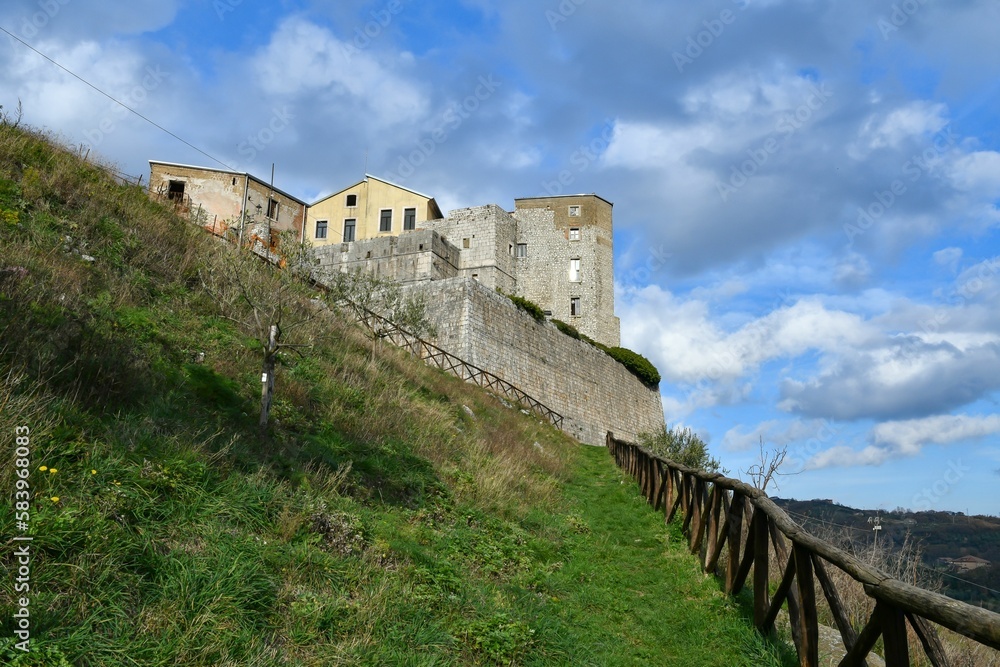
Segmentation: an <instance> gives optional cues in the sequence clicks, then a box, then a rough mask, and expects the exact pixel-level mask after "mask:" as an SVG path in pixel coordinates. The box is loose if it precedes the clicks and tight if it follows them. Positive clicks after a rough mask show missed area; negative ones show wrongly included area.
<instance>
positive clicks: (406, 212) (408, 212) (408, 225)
mask: <svg viewBox="0 0 1000 667" xmlns="http://www.w3.org/2000/svg"><path fill="white" fill-rule="evenodd" d="M416 227H417V209H415V208H404V209H403V231H404V232H405V231H407V230H410V229H416Z"/></svg>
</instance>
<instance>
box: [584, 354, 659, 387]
mask: <svg viewBox="0 0 1000 667" xmlns="http://www.w3.org/2000/svg"><path fill="white" fill-rule="evenodd" d="M598 347H600V348H601V349H602V350H604V351H605V352H606V353H607V354H608V356H610V357H611V358H612V359H614V360H615V361H617V362H618V363H620V364H621V365H622V366H624V367H625V368H626V369H628V371H629V372H630V373H631V374H632V375H634V376H636V377H637V378H639V379H640V380H642V383H643V384H644V385H646V386H647V387H649V388H650V389H656V388H657V387H658V386H659V385H660V372H659V371H658V370H656V366H654V365H653V363H652V362H651V361H650V360H649V359H647V358H646V357H644V356H642V355H641V354H639V353H638V352H633V351H632V350H629V349H627V348H624V347H605V346H603V345H598Z"/></svg>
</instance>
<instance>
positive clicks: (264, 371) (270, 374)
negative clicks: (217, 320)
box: [200, 234, 320, 432]
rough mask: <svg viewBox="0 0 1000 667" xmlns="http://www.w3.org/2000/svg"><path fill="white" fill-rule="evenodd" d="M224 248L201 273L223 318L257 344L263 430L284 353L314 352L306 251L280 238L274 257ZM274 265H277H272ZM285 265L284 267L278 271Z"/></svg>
mask: <svg viewBox="0 0 1000 667" xmlns="http://www.w3.org/2000/svg"><path fill="white" fill-rule="evenodd" d="M258 246H259V244H257V246H255V245H251V246H248V247H244V248H229V247H225V248H223V251H222V252H221V253H220V257H219V261H218V262H217V263H216V264H215V265H213V266H211V267H209V268H206V269H202V270H201V271H200V274H201V282H202V284H203V285H204V287H205V290H206V291H207V292H208V293H209V294H210V295H212V297H213V298H214V299H215V300H216V302H217V303H218V304H219V307H220V308H221V310H222V312H223V315H224V316H225V317H226V318H227V319H229V320H231V321H232V322H235V323H236V324H237V325H239V327H240V328H241V329H242V330H243V331H244V332H246V333H247V334H249V335H251V336H253V337H254V338H255V339H256V340H257V341H258V342H259V343H260V345H261V396H260V420H259V423H258V426H259V427H260V429H261V431H262V432H263V431H265V430H266V428H267V424H268V419H269V416H270V412H271V404H272V401H273V398H274V381H275V368H276V366H277V362H278V360H279V358H280V355H281V353H282V352H284V351H286V350H288V351H294V352H296V353H298V354H301V353H302V352H301V350H302V349H305V348H309V347H312V344H313V337H312V336H310V335H307V333H308V327H307V325H308V324H309V323H310V322H312V320H314V319H315V318H316V317H318V316H319V313H320V311H319V310H318V309H316V308H314V307H312V306H311V305H310V304H309V303H308V301H307V300H306V299H305V298H304V295H303V294H302V290H303V284H302V282H301V280H300V278H301V277H302V272H303V271H304V270H305V268H304V263H305V261H306V260H305V258H306V257H307V256H308V248H307V247H304V246H302V244H300V243H297V242H296V241H295V239H294V237H293V236H291V235H290V234H285V235H282V242H281V243H279V245H278V248H279V252H278V253H277V255H276V254H275V253H273V252H271V251H270V250H269V249H268V248H266V247H263V246H259V247H258ZM276 264H277V265H276ZM282 266H284V268H281V267H282Z"/></svg>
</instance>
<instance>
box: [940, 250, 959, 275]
mask: <svg viewBox="0 0 1000 667" xmlns="http://www.w3.org/2000/svg"><path fill="white" fill-rule="evenodd" d="M962 254H963V252H962V249H961V248H942V249H941V250H938V251H937V252H935V253H934V255H933V257H934V261H935V262H936V263H937V264H938V265H940V266H943V267H945V268H947V269H948V270H949V271H952V272H954V271H956V270H958V263H959V262H960V261H961V259H962Z"/></svg>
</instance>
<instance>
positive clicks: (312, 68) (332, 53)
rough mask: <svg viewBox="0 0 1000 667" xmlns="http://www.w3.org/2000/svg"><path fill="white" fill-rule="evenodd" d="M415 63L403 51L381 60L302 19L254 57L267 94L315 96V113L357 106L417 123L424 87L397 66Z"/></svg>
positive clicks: (385, 119) (392, 120)
mask: <svg viewBox="0 0 1000 667" xmlns="http://www.w3.org/2000/svg"><path fill="white" fill-rule="evenodd" d="M411 66H412V56H409V55H408V54H405V53H403V54H399V55H397V56H396V60H395V62H388V63H386V62H382V61H380V60H378V59H376V57H375V56H374V55H372V53H371V52H370V51H369V50H365V51H362V50H359V49H357V48H355V47H354V45H353V44H351V43H350V42H346V41H343V40H340V39H338V38H337V37H335V36H334V35H333V34H332V33H331V32H330V31H329V30H327V29H326V28H322V27H320V26H318V25H315V24H313V23H310V22H309V21H306V20H304V19H301V18H289V19H287V20H285V21H284V22H283V23H282V24H281V25H279V26H278V29H277V30H276V31H275V33H274V35H273V36H272V38H271V42H270V43H269V44H268V45H267V46H266V47H265V48H264V49H263V50H261V51H260V52H259V53H258V54H257V55H256V56H255V57H254V59H253V67H254V70H255V74H256V80H257V85H258V86H259V87H260V89H261V90H262V91H263V92H264V93H265V94H267V95H271V96H274V97H278V98H282V97H286V98H287V97H295V96H299V95H315V96H316V97H315V98H314V100H313V104H314V105H315V108H314V109H313V110H312V112H313V113H315V114H319V115H323V114H324V113H326V112H328V111H329V109H328V108H327V107H329V106H338V105H342V104H345V103H347V104H350V105H352V106H354V105H358V106H361V107H363V108H364V109H365V110H366V113H367V114H369V115H370V117H373V118H374V119H377V120H378V122H379V123H380V124H385V125H392V124H398V123H414V122H417V121H418V120H420V119H421V118H423V117H424V116H425V115H426V113H427V109H428V106H429V102H428V99H427V97H426V95H425V94H424V93H423V92H422V90H421V88H420V86H419V85H418V84H417V83H416V82H415V81H412V80H411V79H409V78H407V77H406V76H404V75H403V74H401V73H399V72H397V71H396V70H397V69H399V70H405V69H407V68H409V67H411Z"/></svg>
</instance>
